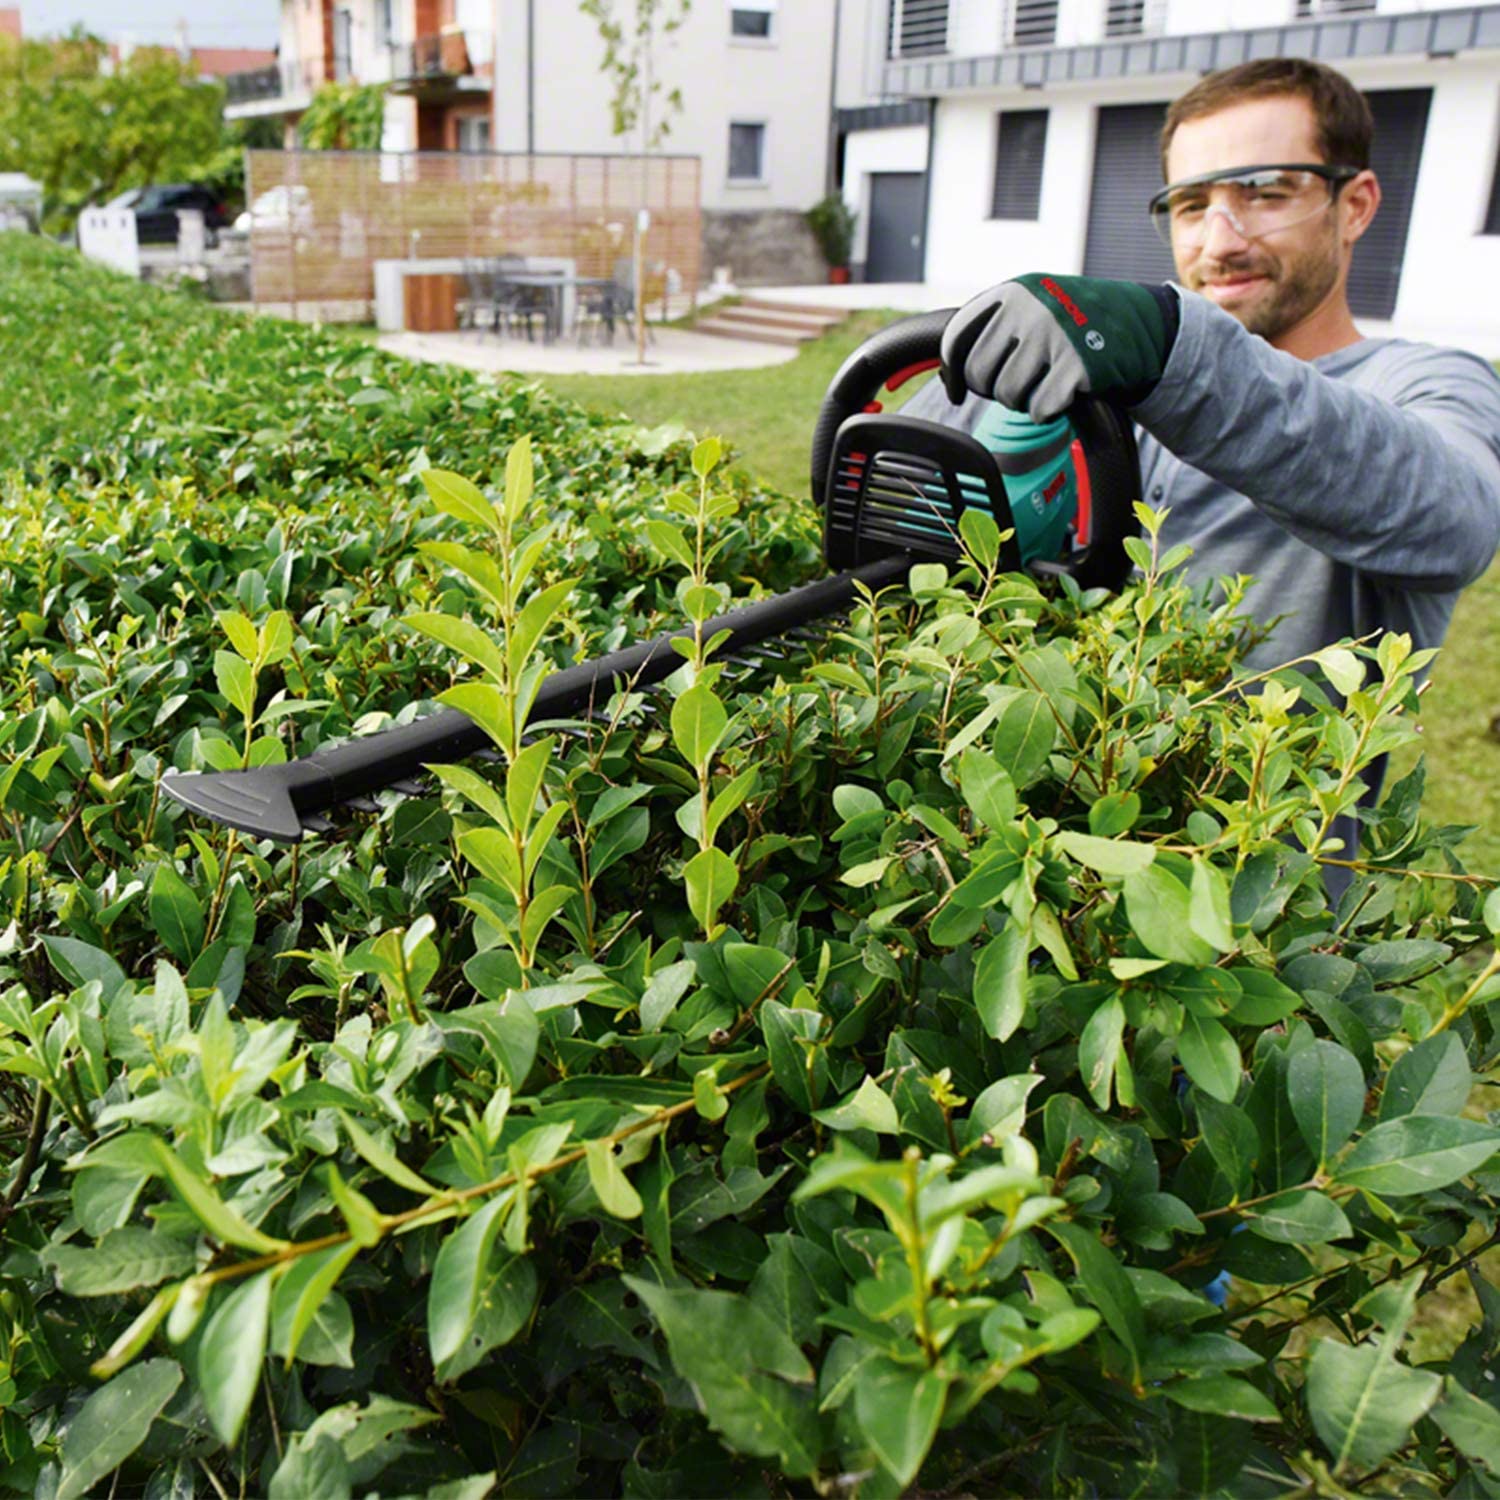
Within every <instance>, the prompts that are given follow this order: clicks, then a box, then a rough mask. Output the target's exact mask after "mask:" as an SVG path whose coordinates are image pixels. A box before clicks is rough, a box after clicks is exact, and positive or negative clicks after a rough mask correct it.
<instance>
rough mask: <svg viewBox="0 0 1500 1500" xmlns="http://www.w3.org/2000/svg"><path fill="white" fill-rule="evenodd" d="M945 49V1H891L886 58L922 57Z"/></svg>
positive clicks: (946, 16)
mask: <svg viewBox="0 0 1500 1500" xmlns="http://www.w3.org/2000/svg"><path fill="white" fill-rule="evenodd" d="M947 50H948V0H891V13H890V27H889V30H888V31H887V32H886V56H887V57H925V56H930V55H931V54H933V53H935V52H946V51H947Z"/></svg>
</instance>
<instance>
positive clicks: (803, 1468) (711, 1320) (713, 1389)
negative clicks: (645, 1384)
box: [625, 1276, 825, 1479]
mask: <svg viewBox="0 0 1500 1500" xmlns="http://www.w3.org/2000/svg"><path fill="white" fill-rule="evenodd" d="M625 1284H626V1285H627V1286H628V1287H629V1288H630V1289H631V1291H633V1292H634V1293H635V1294H636V1295H637V1296H638V1297H639V1298H640V1299H641V1301H642V1302H644V1303H645V1304H646V1306H647V1308H648V1309H649V1310H650V1312H651V1315H652V1317H653V1318H655V1319H656V1322H657V1324H658V1325H659V1326H660V1328H661V1330H662V1332H663V1333H664V1334H665V1335H666V1339H667V1349H668V1352H669V1353H670V1355H671V1360H672V1364H673V1366H674V1367H675V1368H676V1371H677V1373H678V1375H680V1376H681V1377H682V1378H683V1379H684V1380H686V1381H687V1382H688V1384H689V1385H690V1386H692V1388H693V1391H694V1393H695V1394H696V1396H697V1398H698V1402H699V1405H700V1406H701V1407H702V1408H703V1413H704V1415H705V1416H706V1417H707V1418H708V1423H709V1426H710V1427H712V1428H713V1429H714V1430H715V1431H717V1432H720V1433H722V1434H723V1435H724V1437H725V1438H727V1439H728V1441H729V1443H730V1445H731V1446H732V1447H733V1448H735V1449H736V1450H738V1451H739V1452H740V1453H743V1454H747V1455H749V1456H751V1457H755V1458H775V1459H777V1460H778V1461H779V1463H780V1465H781V1468H782V1471H783V1472H784V1473H785V1474H786V1475H788V1476H789V1477H791V1478H794V1479H797V1478H803V1477H805V1476H807V1475H809V1474H811V1473H812V1472H813V1471H814V1470H815V1469H816V1468H817V1465H818V1460H819V1458H820V1457H821V1455H822V1452H823V1448H824V1446H825V1440H824V1437H823V1433H822V1431H821V1426H820V1423H819V1421H818V1416H817V1412H816V1409H815V1402H816V1396H815V1394H814V1392H813V1389H812V1380H813V1371H812V1367H811V1366H810V1365H809V1364H808V1363H807V1360H806V1359H805V1358H804V1357H803V1355H802V1352H801V1350H800V1349H798V1348H797V1346H796V1345H795V1344H794V1343H793V1342H792V1341H791V1339H790V1338H789V1337H788V1336H787V1334H786V1333H784V1332H783V1331H782V1330H781V1329H780V1328H778V1327H777V1326H776V1324H775V1323H774V1322H773V1321H772V1320H771V1319H770V1318H769V1317H768V1316H767V1315H766V1314H765V1313H764V1312H763V1311H762V1310H761V1309H760V1308H759V1307H757V1306H756V1304H755V1303H754V1302H752V1301H751V1300H750V1299H749V1298H748V1297H743V1296H738V1295H736V1294H734V1293H730V1292H717V1291H713V1292H705V1291H697V1290H691V1289H683V1290H677V1289H673V1288H668V1287H663V1286H657V1285H656V1284H655V1283H654V1282H651V1281H647V1280H645V1279H643V1278H641V1277H636V1276H627V1277H626V1278H625Z"/></svg>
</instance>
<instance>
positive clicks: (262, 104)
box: [224, 62, 328, 120]
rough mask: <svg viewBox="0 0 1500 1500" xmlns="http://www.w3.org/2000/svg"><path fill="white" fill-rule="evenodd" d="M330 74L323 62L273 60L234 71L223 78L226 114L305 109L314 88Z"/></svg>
mask: <svg viewBox="0 0 1500 1500" xmlns="http://www.w3.org/2000/svg"><path fill="white" fill-rule="evenodd" d="M327 76H328V70H327V68H326V67H325V66H324V64H323V63H321V62H316V63H298V62H286V63H272V65H271V66H270V67H268V68H252V69H251V70H250V71H249V72H248V73H231V74H229V76H228V77H227V78H225V80H224V117H225V119H228V120H246V119H252V118H254V117H255V116H257V115H280V114H289V113H291V112H292V111H294V110H301V109H306V108H307V105H308V101H309V100H310V99H311V98H312V96H313V92H314V90H316V89H317V87H318V85H319V84H321V83H323V82H324V81H325V80H326V78H327Z"/></svg>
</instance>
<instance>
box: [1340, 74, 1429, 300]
mask: <svg viewBox="0 0 1500 1500" xmlns="http://www.w3.org/2000/svg"><path fill="white" fill-rule="evenodd" d="M1365 98H1366V99H1368V100H1369V101H1370V112H1371V113H1372V114H1373V115H1374V116H1375V142H1374V144H1373V145H1372V146H1371V148H1370V165H1371V166H1372V167H1373V168H1374V169H1375V175H1376V176H1377V177H1378V178H1379V179H1380V192H1381V199H1380V211H1379V212H1378V213H1377V214H1376V215H1375V218H1374V219H1373V220H1372V221H1371V224H1370V227H1369V228H1368V229H1367V230H1366V231H1365V234H1364V238H1363V239H1361V240H1360V242H1359V243H1358V244H1357V245H1356V246H1355V247H1354V263H1353V265H1352V266H1350V268H1349V310H1350V311H1351V312H1353V313H1354V314H1355V315H1356V316H1359V317H1365V318H1389V317H1390V316H1391V314H1392V313H1393V312H1395V310H1396V293H1397V291H1398V290H1399V289H1400V286H1401V261H1402V258H1403V257H1404V256H1405V254H1406V230H1407V226H1408V225H1409V224H1410V223H1411V202H1412V198H1413V197H1414V196H1415V194H1416V188H1417V168H1418V167H1419V165H1420V164H1421V161H1422V142H1423V141H1424V140H1425V139H1426V136H1427V111H1428V109H1429V107H1430V106H1431V104H1432V90H1431V89H1380V90H1378V91H1375V92H1372V93H1367V94H1366V95H1365Z"/></svg>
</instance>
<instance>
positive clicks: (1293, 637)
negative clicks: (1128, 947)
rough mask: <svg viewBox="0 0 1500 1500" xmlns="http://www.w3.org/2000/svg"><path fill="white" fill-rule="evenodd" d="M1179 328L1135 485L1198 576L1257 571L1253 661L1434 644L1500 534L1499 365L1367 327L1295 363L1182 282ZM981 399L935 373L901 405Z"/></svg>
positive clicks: (970, 407)
mask: <svg viewBox="0 0 1500 1500" xmlns="http://www.w3.org/2000/svg"><path fill="white" fill-rule="evenodd" d="M1179 295H1180V299H1181V314H1182V320H1181V326H1180V328H1179V330H1178V334H1177V340H1176V343H1175V344H1174V345H1173V348H1172V353H1171V356H1170V357H1169V359H1168V361H1167V367H1166V370H1165V372H1164V373H1163V375H1162V379H1161V381H1160V382H1159V383H1158V385H1157V387H1156V389H1155V390H1154V391H1153V392H1152V393H1151V395H1150V396H1148V397H1147V398H1146V400H1144V401H1142V402H1141V403H1140V404H1139V405H1137V406H1136V407H1135V408H1134V409H1133V410H1132V412H1131V415H1132V416H1133V417H1134V418H1135V420H1136V421H1137V422H1138V423H1139V424H1140V426H1141V428H1142V429H1143V432H1142V433H1141V434H1140V436H1141V478H1142V487H1143V489H1142V492H1143V497H1144V498H1145V499H1146V500H1147V502H1148V503H1149V504H1151V505H1152V506H1154V507H1156V508H1158V509H1161V508H1169V509H1170V511H1171V515H1170V516H1169V517H1168V519H1167V522H1166V525H1165V526H1164V528H1163V531H1162V540H1163V543H1164V545H1168V546H1170V545H1175V544H1176V543H1178V542H1187V543H1189V544H1190V545H1191V546H1192V548H1193V557H1192V560H1191V561H1190V562H1189V563H1188V565H1187V571H1188V575H1189V577H1191V578H1193V579H1195V580H1208V579H1213V578H1218V577H1222V576H1224V575H1226V574H1236V573H1246V574H1251V575H1253V576H1254V578H1255V580H1256V581H1255V583H1254V584H1253V585H1252V587H1251V588H1250V591H1249V593H1248V595H1247V598H1246V606H1247V608H1248V610H1249V612H1250V614H1251V615H1252V616H1253V617H1255V618H1256V619H1258V620H1261V621H1264V622H1270V621H1272V620H1276V619H1277V618H1278V617H1284V618H1281V619H1280V620H1279V623H1277V624H1276V626H1275V628H1274V629H1273V631H1272V633H1271V635H1270V636H1269V638H1268V639H1267V640H1265V641H1264V642H1262V643H1261V644H1260V645H1259V646H1258V647H1257V648H1256V649H1255V650H1254V652H1253V653H1252V654H1251V655H1250V657H1249V658H1248V659H1247V665H1249V666H1252V667H1261V668H1264V667H1267V666H1273V665H1275V664H1276V663H1278V662H1282V661H1288V660H1290V659H1292V658H1293V657H1296V656H1300V655H1303V654H1305V653H1307V652H1310V651H1316V650H1318V649H1319V648H1321V647H1323V646H1326V645H1328V644H1330V643H1331V642H1333V641H1337V640H1339V639H1341V638H1343V637H1345V636H1359V635H1363V634H1365V633H1366V632H1368V631H1371V630H1400V631H1406V632H1409V633H1410V635H1411V637H1412V641H1413V644H1414V645H1415V646H1417V647H1418V648H1421V647H1427V646H1437V645H1439V644H1441V642H1442V638H1443V635H1444V632H1445V631H1446V630H1447V628H1448V620H1449V617H1450V616H1451V615H1452V613H1453V606H1454V603H1455V602H1456V600H1457V598H1458V592H1459V590H1460V589H1461V588H1462V587H1463V586H1464V585H1465V584H1466V583H1470V582H1472V581H1473V580H1474V579H1475V578H1477V577H1479V575H1480V574H1481V573H1483V572H1484V570H1485V568H1486V567H1488V565H1489V562H1490V559H1491V558H1492V557H1493V556H1494V553H1495V550H1496V548H1497V546H1500V377H1497V376H1496V374H1495V372H1494V370H1492V369H1491V368H1490V367H1489V366H1488V365H1487V364H1485V362H1484V361H1483V360H1481V359H1478V358H1477V357H1475V356H1473V355H1469V354H1464V353H1461V352H1460V351H1458V350H1454V349H1440V348H1436V347H1434V346H1432V345H1429V344H1416V343H1410V342H1407V341H1406V340H1402V339H1364V340H1361V341H1360V342H1359V343H1356V344H1352V345H1350V346H1349V347H1348V348H1346V349H1340V350H1338V351H1337V352H1336V353H1333V354H1325V355H1323V356H1321V357H1320V358H1318V359H1314V360H1300V359H1297V358H1295V357H1294V356H1292V355H1289V354H1283V353H1281V352H1280V351H1279V350H1276V349H1273V348H1272V347H1271V346H1270V345H1269V344H1268V343H1266V342H1265V340H1264V339H1261V338H1259V337H1257V336H1256V335H1254V334H1250V333H1247V332H1246V331H1245V329H1244V328H1243V327H1241V325H1240V324H1239V323H1238V322H1236V321H1235V320H1234V319H1233V318H1231V317H1230V316H1229V315H1228V314H1227V313H1225V312H1222V311H1221V310H1220V309H1219V308H1217V307H1215V306H1213V304H1212V303H1210V302H1209V301H1208V300H1207V299H1206V298H1203V297H1199V296H1195V295H1192V294H1188V293H1180V294H1179ZM982 410H983V402H982V400H980V399H978V398H975V399H971V400H970V401H969V402H966V403H965V404H964V406H963V407H961V408H954V407H952V406H949V405H948V403H947V400H946V398H945V397H944V395H943V393H942V390H941V387H940V386H939V384H938V382H937V381H936V380H934V381H933V382H932V383H931V385H930V386H929V387H928V388H927V389H925V390H922V391H920V392H918V393H917V395H916V396H915V397H914V398H913V399H912V401H910V402H909V403H908V404H907V406H906V407H905V408H904V412H905V414H907V415H910V416H919V417H926V418H927V419H928V420H932V421H942V422H947V423H949V424H950V425H954V426H960V427H963V428H965V429H968V430H972V428H973V426H974V424H975V423H976V422H977V420H978V417H979V414H980V412H981V411H982Z"/></svg>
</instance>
